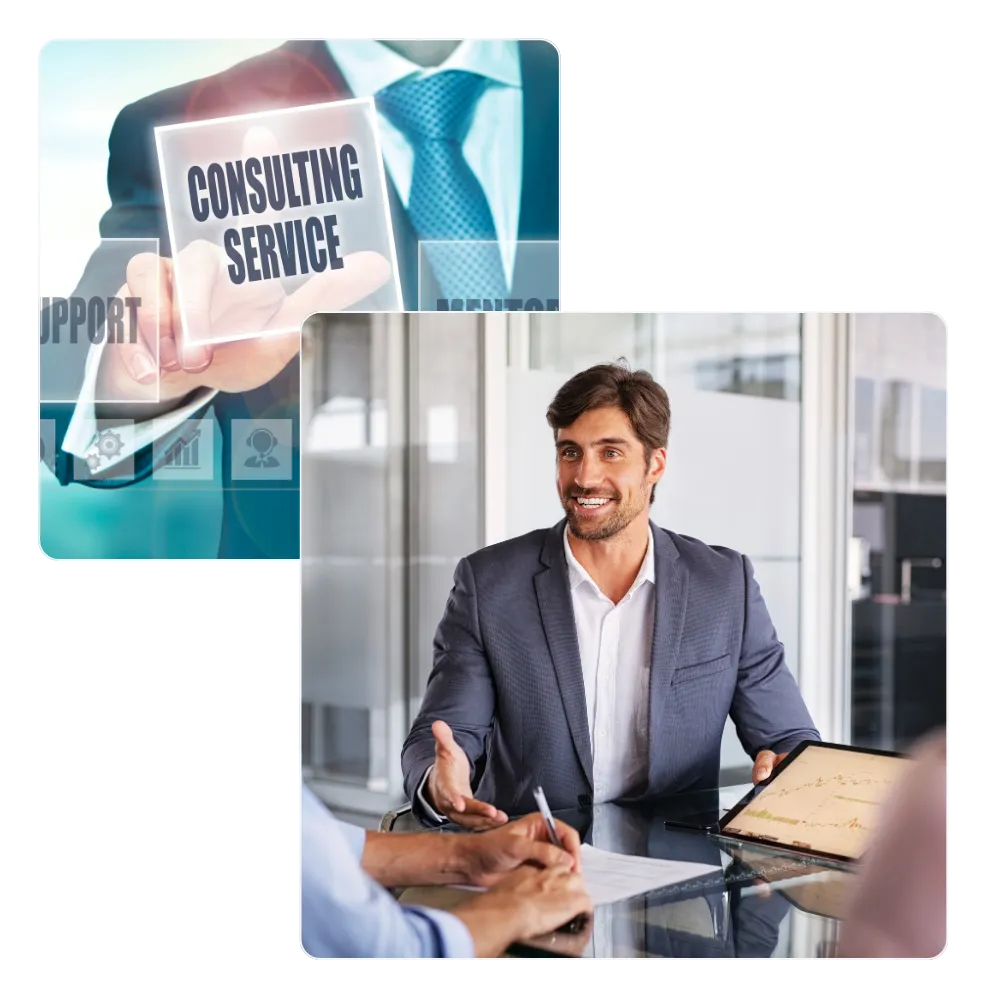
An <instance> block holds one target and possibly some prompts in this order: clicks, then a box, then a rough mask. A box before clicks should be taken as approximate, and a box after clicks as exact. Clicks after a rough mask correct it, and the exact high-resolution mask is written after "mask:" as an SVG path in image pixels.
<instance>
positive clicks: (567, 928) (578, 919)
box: [531, 785, 587, 934]
mask: <svg viewBox="0 0 1000 1000" xmlns="http://www.w3.org/2000/svg"><path fill="white" fill-rule="evenodd" d="M531 794H532V795H534V796H535V804H536V805H537V806H538V811H539V812H540V813H541V814H542V819H543V820H544V821H545V828H546V830H548V832H549V840H551V841H552V843H553V844H555V845H556V847H562V846H563V842H562V841H561V840H560V839H559V834H558V833H556V821H555V818H554V817H553V815H552V810H551V809H550V808H549V801H548V799H546V798H545V792H544V791H542V786H541V785H538V786H537V787H536V788H535V789H534V790H533V791H532V793H531ZM563 850H565V848H563ZM586 924H587V915H586V914H585V913H581V914H579V915H578V916H575V917H573V919H572V920H570V921H569V922H568V923H565V924H563V925H562V927H557V928H556V933H558V932H560V931H562V932H565V933H569V934H579V933H580V931H582V930H583V928H584V927H585V926H586Z"/></svg>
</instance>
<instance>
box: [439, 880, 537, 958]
mask: <svg viewBox="0 0 1000 1000" xmlns="http://www.w3.org/2000/svg"><path fill="white" fill-rule="evenodd" d="M525 912H526V911H525V907H524V905H523V904H522V903H521V902H520V900H518V898H517V897H516V896H513V895H509V894H507V893H504V894H503V895H502V896H500V895H494V894H493V893H490V892H487V893H484V894H483V895H481V896H479V897H478V898H477V899H472V900H469V902H467V903H461V904H460V905H459V906H458V907H456V908H455V909H454V910H452V914H453V915H454V916H456V917H458V919H459V920H461V921H462V923H464V924H465V926H466V927H467V928H468V930H469V935H470V936H471V937H472V942H473V945H474V946H475V949H476V957H477V958H493V957H496V956H499V955H502V954H503V953H504V951H506V949H507V947H508V946H509V945H510V943H511V942H512V941H517V940H518V939H520V938H522V937H526V936H527V935H526V933H525V928H526V926H527V925H526V922H525Z"/></svg>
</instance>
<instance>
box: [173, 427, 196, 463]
mask: <svg viewBox="0 0 1000 1000" xmlns="http://www.w3.org/2000/svg"><path fill="white" fill-rule="evenodd" d="M200 437H201V428H200V427H199V428H198V429H197V430H196V431H195V432H194V434H192V435H191V437H190V439H189V440H187V441H185V440H183V439H182V440H180V441H178V442H176V444H172V445H171V446H170V447H169V448H168V449H167V455H166V461H165V462H164V465H166V466H169V467H172V468H174V469H199V468H201V466H200V465H199V464H198V458H199V455H198V438H200Z"/></svg>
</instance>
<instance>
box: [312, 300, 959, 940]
mask: <svg viewBox="0 0 1000 1000" xmlns="http://www.w3.org/2000/svg"><path fill="white" fill-rule="evenodd" d="M301 357H302V372H301V406H302V410H301V421H300V452H301V458H300V486H301V526H302V528H301V530H302V536H301V562H302V633H301V649H302V706H301V711H302V718H301V753H302V802H301V809H302V817H301V822H302V827H301V829H302V857H301V861H302V923H301V938H302V945H303V948H304V949H305V951H306V952H307V953H308V954H310V955H312V956H314V957H316V958H326V957H358V958H364V957H473V956H478V957H497V956H503V955H510V956H531V957H581V958H610V957H626V958H636V957H650V958H666V957H686V958H691V957H705V958H724V957H729V958H743V957H754V958H767V957H774V958H838V957H904V956H905V957H913V956H920V957H932V956H934V955H937V954H939V953H940V952H941V951H942V950H943V948H944V945H945V933H946V928H945V885H946V872H945V822H946V815H945V770H946V768H945V733H946V728H945V727H946V705H945V702H946V669H945V656H946V653H945V649H946V629H945V620H946V615H945V595H946V543H945V534H946V502H947V474H946V473H947V449H946V439H947V434H946V410H947V394H946V333H945V329H944V326H943V324H942V323H941V321H940V320H939V319H938V318H937V317H936V316H933V315H929V314H848V313H842V314H841V313H836V314H835V313H789V314H683V315H682V314H611V313H600V314H582V313H581V314H574V313H565V312H564V313H556V312H548V313H543V312H538V313H529V312H520V313H518V312H509V313H499V312H497V313H460V312H453V313H448V312H438V313H410V314H405V313H404V314H389V313H372V314H364V313H338V314H330V315H316V316H314V317H312V318H311V319H310V320H308V321H307V323H306V326H305V328H304V330H303V341H302V352H301ZM914 872H919V873H920V877H913V873H914Z"/></svg>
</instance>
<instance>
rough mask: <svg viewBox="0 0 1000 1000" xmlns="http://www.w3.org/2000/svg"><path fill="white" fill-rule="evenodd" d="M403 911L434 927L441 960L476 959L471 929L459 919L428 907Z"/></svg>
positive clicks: (407, 908)
mask: <svg viewBox="0 0 1000 1000" xmlns="http://www.w3.org/2000/svg"><path fill="white" fill-rule="evenodd" d="M400 836H405V834H401V835H400ZM403 909H404V910H405V911H406V912H407V913H409V914H411V915H413V916H420V917H423V918H424V919H426V920H428V921H430V923H431V924H432V925H433V926H434V930H435V931H436V933H437V938H438V946H439V954H440V957H441V958H475V957H476V948H475V945H474V944H473V941H472V935H471V934H470V933H469V928H468V927H466V926H465V924H463V923H462V921H461V920H459V919H458V917H456V916H453V915H452V914H450V913H448V912H447V911H445V910H431V909H428V908H427V907H426V906H405V907H403Z"/></svg>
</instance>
